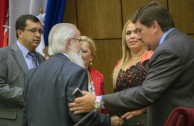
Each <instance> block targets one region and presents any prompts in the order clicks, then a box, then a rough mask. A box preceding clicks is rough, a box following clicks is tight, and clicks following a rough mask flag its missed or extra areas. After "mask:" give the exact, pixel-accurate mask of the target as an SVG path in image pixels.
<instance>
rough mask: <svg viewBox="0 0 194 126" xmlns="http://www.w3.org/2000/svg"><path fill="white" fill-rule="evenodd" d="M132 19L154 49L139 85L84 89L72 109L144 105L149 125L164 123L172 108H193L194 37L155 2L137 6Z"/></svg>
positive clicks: (120, 108) (121, 109)
mask: <svg viewBox="0 0 194 126" xmlns="http://www.w3.org/2000/svg"><path fill="white" fill-rule="evenodd" d="M132 21H133V22H134V23H136V28H137V35H138V37H139V39H141V40H142V41H143V42H144V43H145V45H146V46H147V47H148V48H149V49H152V50H155V53H154V54H153V56H152V57H151V59H150V61H149V64H148V66H149V70H148V74H147V77H146V79H145V81H144V82H143V84H142V86H139V87H134V88H130V89H126V90H124V91H121V92H118V93H114V94H110V95H103V96H102V97H95V96H94V95H91V94H90V93H88V92H84V94H85V96H84V97H81V98H77V99H75V102H74V103H71V104H70V106H71V111H75V113H82V112H86V111H89V110H90V109H91V108H92V107H91V106H92V104H94V101H95V105H96V107H101V106H100V105H102V104H103V105H104V107H105V108H106V110H107V111H108V112H114V113H117V112H127V111H129V110H131V111H132V110H136V109H141V108H145V107H147V108H148V109H147V111H148V112H147V113H148V126H163V125H164V124H165V121H166V120H167V117H168V116H169V114H170V112H171V111H172V110H173V109H174V108H176V107H178V106H187V107H194V93H193V91H194V77H193V75H194V39H193V38H191V37H189V36H188V35H186V34H184V33H182V32H181V31H179V30H178V29H176V28H174V22H173V19H172V17H171V15H170V14H169V12H168V11H167V10H166V9H165V8H164V7H163V6H162V5H160V4H159V3H157V2H151V3H148V4H147V5H145V6H143V7H142V8H140V9H139V10H138V11H137V13H136V14H135V15H134V17H133V19H132ZM95 99H96V100H95ZM99 104H100V105H99ZM89 105H90V106H89ZM132 116H135V115H132ZM124 117H127V116H123V118H124Z"/></svg>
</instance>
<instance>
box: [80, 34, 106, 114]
mask: <svg viewBox="0 0 194 126" xmlns="http://www.w3.org/2000/svg"><path fill="white" fill-rule="evenodd" d="M81 44H82V46H81V52H82V59H83V61H84V66H85V68H86V69H87V72H88V91H89V92H90V93H92V94H95V95H96V96H99V95H103V94H104V75H103V74H102V73H100V72H99V71H98V70H96V69H95V68H93V67H91V64H92V62H93V61H94V60H95V59H96V47H95V43H94V41H93V40H92V39H91V38H89V37H87V36H81ZM101 112H102V113H106V112H105V111H104V110H102V111H101Z"/></svg>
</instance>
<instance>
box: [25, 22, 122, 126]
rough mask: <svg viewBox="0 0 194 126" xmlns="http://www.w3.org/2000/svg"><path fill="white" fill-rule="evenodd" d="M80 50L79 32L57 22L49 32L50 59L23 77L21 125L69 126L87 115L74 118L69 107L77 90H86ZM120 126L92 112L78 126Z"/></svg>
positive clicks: (114, 118) (72, 27)
mask: <svg viewBox="0 0 194 126" xmlns="http://www.w3.org/2000/svg"><path fill="white" fill-rule="evenodd" d="M80 49H81V44H80V31H79V30H78V29H77V28H76V27H75V26H74V25H72V24H68V23H60V24H56V25H55V26H54V27H53V28H52V29H51V31H50V34H49V48H48V53H49V55H50V56H51V57H50V58H49V59H48V60H47V61H45V62H44V63H43V64H41V65H40V66H39V67H37V68H35V69H33V70H31V71H30V72H29V73H28V74H27V76H26V80H25V87H24V110H23V125H22V126H72V125H74V124H75V123H76V122H78V121H79V120H80V119H81V118H83V117H84V116H85V115H86V114H80V115H74V114H73V113H72V112H71V111H69V107H68V104H69V103H71V102H73V100H74V97H73V95H72V92H73V91H74V90H75V89H76V88H80V89H81V90H87V88H88V85H87V83H88V80H87V72H86V70H85V69H84V67H83V66H84V64H83V60H82V58H81V55H80ZM111 121H112V122H111ZM119 123H120V121H119V119H118V118H117V117H113V118H112V119H111V118H110V117H108V116H107V115H102V114H99V113H97V112H94V113H93V114H92V115H90V116H89V117H88V118H87V119H86V120H85V121H83V122H82V124H80V126H111V124H112V125H113V126H117V125H119Z"/></svg>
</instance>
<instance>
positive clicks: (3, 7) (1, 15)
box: [0, 0, 9, 47]
mask: <svg viewBox="0 0 194 126" xmlns="http://www.w3.org/2000/svg"><path fill="white" fill-rule="evenodd" d="M8 6H9V1H8V0H0V47H3V45H4V43H3V39H4V30H5V28H4V27H3V25H5V23H6V16H7V11H8Z"/></svg>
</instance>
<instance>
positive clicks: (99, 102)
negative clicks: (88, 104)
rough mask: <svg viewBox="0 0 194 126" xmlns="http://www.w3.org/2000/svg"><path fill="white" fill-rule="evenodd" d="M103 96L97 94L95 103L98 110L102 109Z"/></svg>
mask: <svg viewBox="0 0 194 126" xmlns="http://www.w3.org/2000/svg"><path fill="white" fill-rule="evenodd" d="M101 99H102V97H100V96H96V100H95V103H94V108H95V109H96V111H100V110H101V106H102V100H101Z"/></svg>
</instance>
